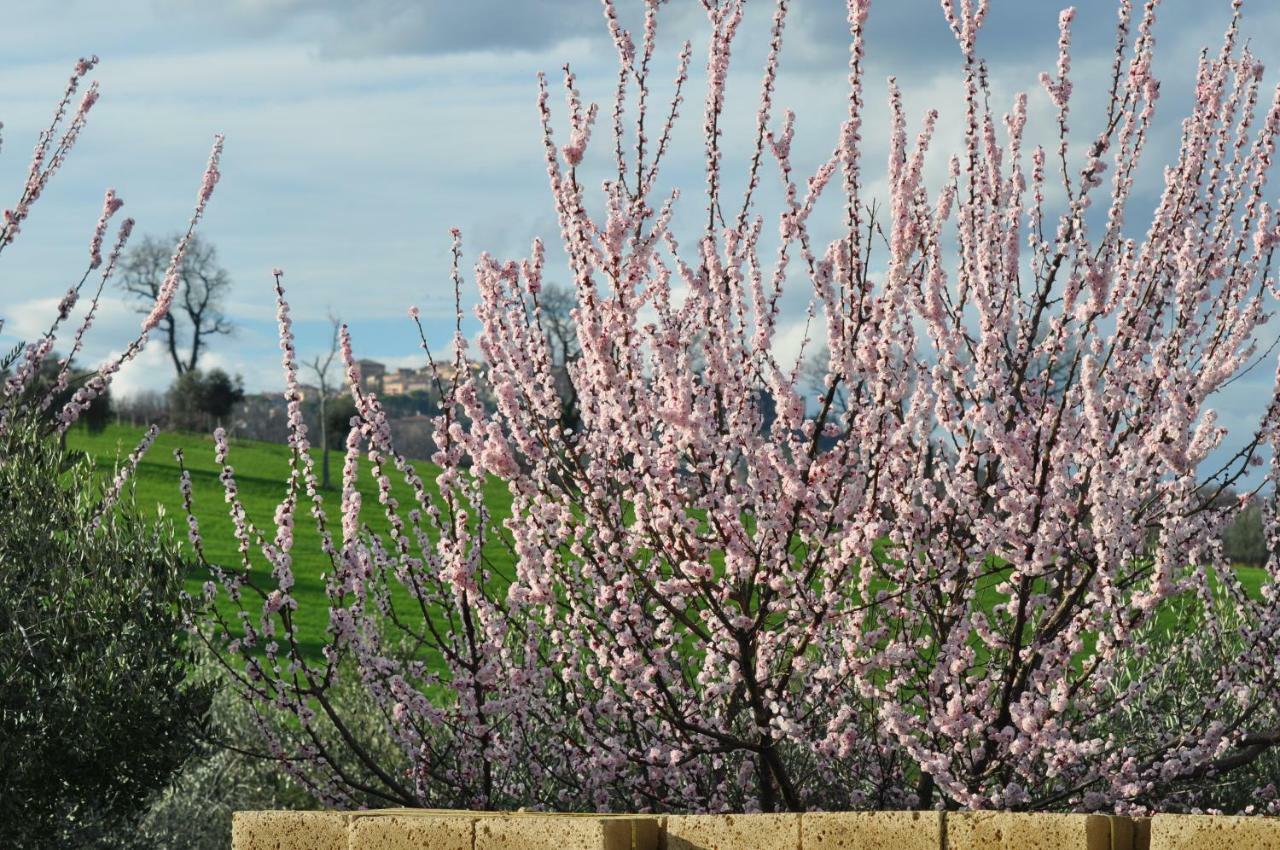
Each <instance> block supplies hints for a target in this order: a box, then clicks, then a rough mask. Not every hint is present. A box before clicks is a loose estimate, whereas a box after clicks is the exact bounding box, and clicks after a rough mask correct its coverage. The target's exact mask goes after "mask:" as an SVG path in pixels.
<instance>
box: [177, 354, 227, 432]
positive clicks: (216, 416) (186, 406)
mask: <svg viewBox="0 0 1280 850" xmlns="http://www.w3.org/2000/svg"><path fill="white" fill-rule="evenodd" d="M242 401H244V382H243V381H242V379H241V378H240V376H239V375H236V376H235V377H234V378H233V377H231V376H230V375H228V374H227V373H226V372H224V371H223V370H222V369H210V370H209V371H208V372H202V371H200V370H199V369H188V370H187V371H185V372H183V373H182V374H181V375H179V376H178V378H177V380H175V381H174V382H173V386H172V387H171V388H170V389H169V416H170V419H171V420H172V422H173V424H174V425H175V426H176V427H179V428H193V429H194V428H208V427H209V423H211V422H219V423H220V422H222V421H223V420H224V419H226V418H227V417H228V416H230V415H231V411H232V409H234V408H235V406H236V405H237V404H239V403H240V402H242Z"/></svg>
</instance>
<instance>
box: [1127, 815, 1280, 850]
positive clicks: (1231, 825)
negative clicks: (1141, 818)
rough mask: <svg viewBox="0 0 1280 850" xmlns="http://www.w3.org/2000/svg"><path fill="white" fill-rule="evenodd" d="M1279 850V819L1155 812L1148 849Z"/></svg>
mask: <svg viewBox="0 0 1280 850" xmlns="http://www.w3.org/2000/svg"><path fill="white" fill-rule="evenodd" d="M1219 848H1222V850H1280V818H1265V817H1227V816H1222V815H1156V816H1155V817H1154V818H1152V819H1151V850H1219Z"/></svg>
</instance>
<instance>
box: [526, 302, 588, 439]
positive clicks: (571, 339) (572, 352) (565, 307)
mask: <svg viewBox="0 0 1280 850" xmlns="http://www.w3.org/2000/svg"><path fill="white" fill-rule="evenodd" d="M575 304H577V296H576V294H575V293H574V291H573V290H572V289H569V288H568V287H565V286H561V285H559V284H556V283H552V284H547V285H546V286H544V287H542V289H541V290H539V291H538V293H537V315H538V322H539V324H540V325H541V327H542V329H543V332H544V333H545V334H546V336H547V354H548V355H549V356H550V358H551V370H552V374H553V375H554V376H555V383H556V393H557V394H558V395H559V396H560V408H561V421H562V422H563V427H565V428H570V429H576V428H577V427H578V425H579V424H580V417H579V413H578V394H577V390H576V389H574V384H573V380H572V379H571V378H570V377H569V370H570V368H571V367H572V366H573V364H574V363H576V362H577V360H578V358H580V357H581V356H582V347H581V345H579V344H578V329H577V326H576V325H575V324H574V321H573V314H572V313H573V308H574V305H575Z"/></svg>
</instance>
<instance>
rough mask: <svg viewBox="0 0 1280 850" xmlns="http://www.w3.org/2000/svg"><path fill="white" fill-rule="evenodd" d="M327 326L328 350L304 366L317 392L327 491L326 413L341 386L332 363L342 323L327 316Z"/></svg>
mask: <svg viewBox="0 0 1280 850" xmlns="http://www.w3.org/2000/svg"><path fill="white" fill-rule="evenodd" d="M329 324H330V326H331V328H332V333H331V334H330V337H329V350H328V351H327V352H325V353H324V354H323V355H321V354H317V355H316V356H315V357H312V358H311V359H310V360H309V361H307V362H306V363H305V364H304V365H305V366H306V367H307V369H308V370H309V371H310V372H311V373H312V374H313V375H315V379H316V387H317V389H318V390H319V398H317V399H316V402H317V406H318V407H319V422H320V446H321V458H322V460H321V466H320V468H321V472H320V486H321V487H323V488H325V489H326V490H327V489H329V443H330V440H329V417H328V415H327V413H326V411H327V408H328V404H329V399H330V397H332V396H333V395H334V393H335V391H336V390H337V389H338V387H340V386H341V385H342V384H341V382H340V381H336V380H335V376H334V374H333V365H334V361H335V360H337V358H338V329H339V328H340V327H341V326H342V321H341V320H340V319H338V318H337V317H336V316H334V315H333V314H332V313H330V314H329Z"/></svg>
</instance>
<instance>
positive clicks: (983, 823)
mask: <svg viewBox="0 0 1280 850" xmlns="http://www.w3.org/2000/svg"><path fill="white" fill-rule="evenodd" d="M946 835H947V843H946V847H947V850H1113V848H1112V841H1111V818H1109V817H1107V816H1106V815H1058V814H1021V813H1014V812H948V813H947V817H946ZM1115 850H1130V848H1128V847H1121V848H1115Z"/></svg>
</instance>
